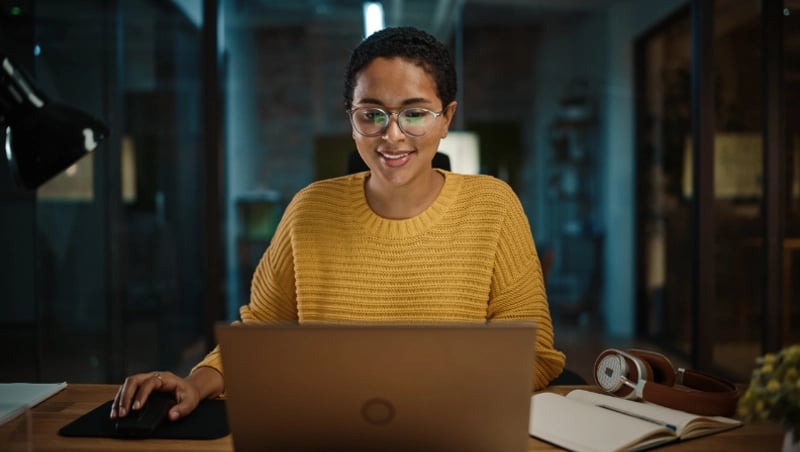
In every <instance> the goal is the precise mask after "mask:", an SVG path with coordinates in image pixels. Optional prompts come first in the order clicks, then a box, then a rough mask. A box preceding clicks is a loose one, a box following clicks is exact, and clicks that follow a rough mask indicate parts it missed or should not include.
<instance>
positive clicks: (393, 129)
mask: <svg viewBox="0 0 800 452" xmlns="http://www.w3.org/2000/svg"><path fill="white" fill-rule="evenodd" d="M405 136H406V134H405V133H403V130H402V129H401V128H400V116H398V114H397V113H389V124H387V125H386V130H384V131H383V139H385V140H391V141H397V140H398V139H402V138H405Z"/></svg>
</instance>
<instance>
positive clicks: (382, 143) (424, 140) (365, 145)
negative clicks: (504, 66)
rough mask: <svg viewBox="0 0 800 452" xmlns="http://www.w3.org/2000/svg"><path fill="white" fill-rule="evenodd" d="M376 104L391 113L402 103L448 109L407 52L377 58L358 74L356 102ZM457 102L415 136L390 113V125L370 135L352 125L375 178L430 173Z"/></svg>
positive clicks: (392, 181) (396, 179)
mask: <svg viewBox="0 0 800 452" xmlns="http://www.w3.org/2000/svg"><path fill="white" fill-rule="evenodd" d="M359 107H378V108H381V109H383V110H385V111H387V112H388V113H397V112H399V111H400V110H402V109H404V108H409V107H417V108H426V109H428V110H431V111H434V112H440V111H442V110H444V109H445V108H443V107H444V106H443V105H442V102H441V100H440V99H439V96H438V95H437V92H436V83H435V82H434V80H433V78H432V77H431V76H430V75H428V73H427V72H425V71H424V70H423V69H422V68H421V67H419V66H417V65H416V64H414V63H413V62H411V61H408V60H406V59H403V58H376V59H375V60H373V61H372V62H371V63H370V64H369V65H367V66H366V67H364V69H362V70H361V72H359V73H358V75H357V76H356V84H355V89H354V90H353V106H352V108H353V109H355V108H359ZM455 110H456V102H451V103H450V105H448V106H447V108H446V111H445V112H444V114H443V115H441V116H439V117H437V118H436V120H435V121H434V123H433V127H431V129H430V130H429V131H428V132H427V133H425V135H422V136H419V137H415V136H409V135H406V134H404V133H403V131H402V130H400V128H399V127H398V125H397V116H395V115H392V116H391V118H390V121H389V127H388V128H387V129H386V131H385V132H384V133H383V134H381V135H378V136H375V137H367V136H364V135H362V134H360V133H359V132H358V131H356V130H355V129H353V140H354V141H355V143H356V147H357V148H358V153H359V154H360V155H361V158H362V159H364V162H366V164H367V166H368V167H369V168H370V170H371V172H372V175H371V178H377V179H378V180H376V181H375V182H378V183H388V184H389V185H392V186H402V185H406V184H409V183H412V182H414V181H418V180H424V179H422V177H429V176H430V174H431V161H432V160H433V156H434V154H436V151H438V149H439V141H440V140H441V139H442V138H444V137H446V136H447V130H448V127H449V126H450V121H451V119H452V118H453V114H454V113H455Z"/></svg>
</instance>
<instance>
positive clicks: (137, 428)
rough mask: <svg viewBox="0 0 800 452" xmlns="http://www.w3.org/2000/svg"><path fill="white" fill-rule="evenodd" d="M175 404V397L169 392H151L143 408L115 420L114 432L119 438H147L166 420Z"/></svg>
mask: <svg viewBox="0 0 800 452" xmlns="http://www.w3.org/2000/svg"><path fill="white" fill-rule="evenodd" d="M175 403H176V402H175V397H174V395H173V394H172V393H170V392H158V391H155V392H152V393H150V396H149V397H147V401H146V402H145V404H144V406H143V407H141V408H140V409H138V410H131V412H130V413H128V415H127V416H125V417H122V418H119V419H117V421H116V422H115V423H114V430H115V431H116V432H117V434H119V435H120V436H129V437H138V438H146V437H149V436H151V435H152V434H153V432H154V431H155V430H156V428H158V426H159V425H161V423H162V422H164V420H166V419H167V413H169V409H170V408H172V407H173V406H175Z"/></svg>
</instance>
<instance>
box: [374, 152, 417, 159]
mask: <svg viewBox="0 0 800 452" xmlns="http://www.w3.org/2000/svg"><path fill="white" fill-rule="evenodd" d="M378 154H380V156H381V157H383V158H385V159H387V160H399V159H401V158H403V157H407V156H408V155H409V154H411V153H410V152H402V153H399V154H385V153H383V152H378Z"/></svg>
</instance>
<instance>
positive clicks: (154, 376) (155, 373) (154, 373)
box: [153, 372, 164, 381]
mask: <svg viewBox="0 0 800 452" xmlns="http://www.w3.org/2000/svg"><path fill="white" fill-rule="evenodd" d="M153 378H158V381H164V380H162V379H161V372H153Z"/></svg>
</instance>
